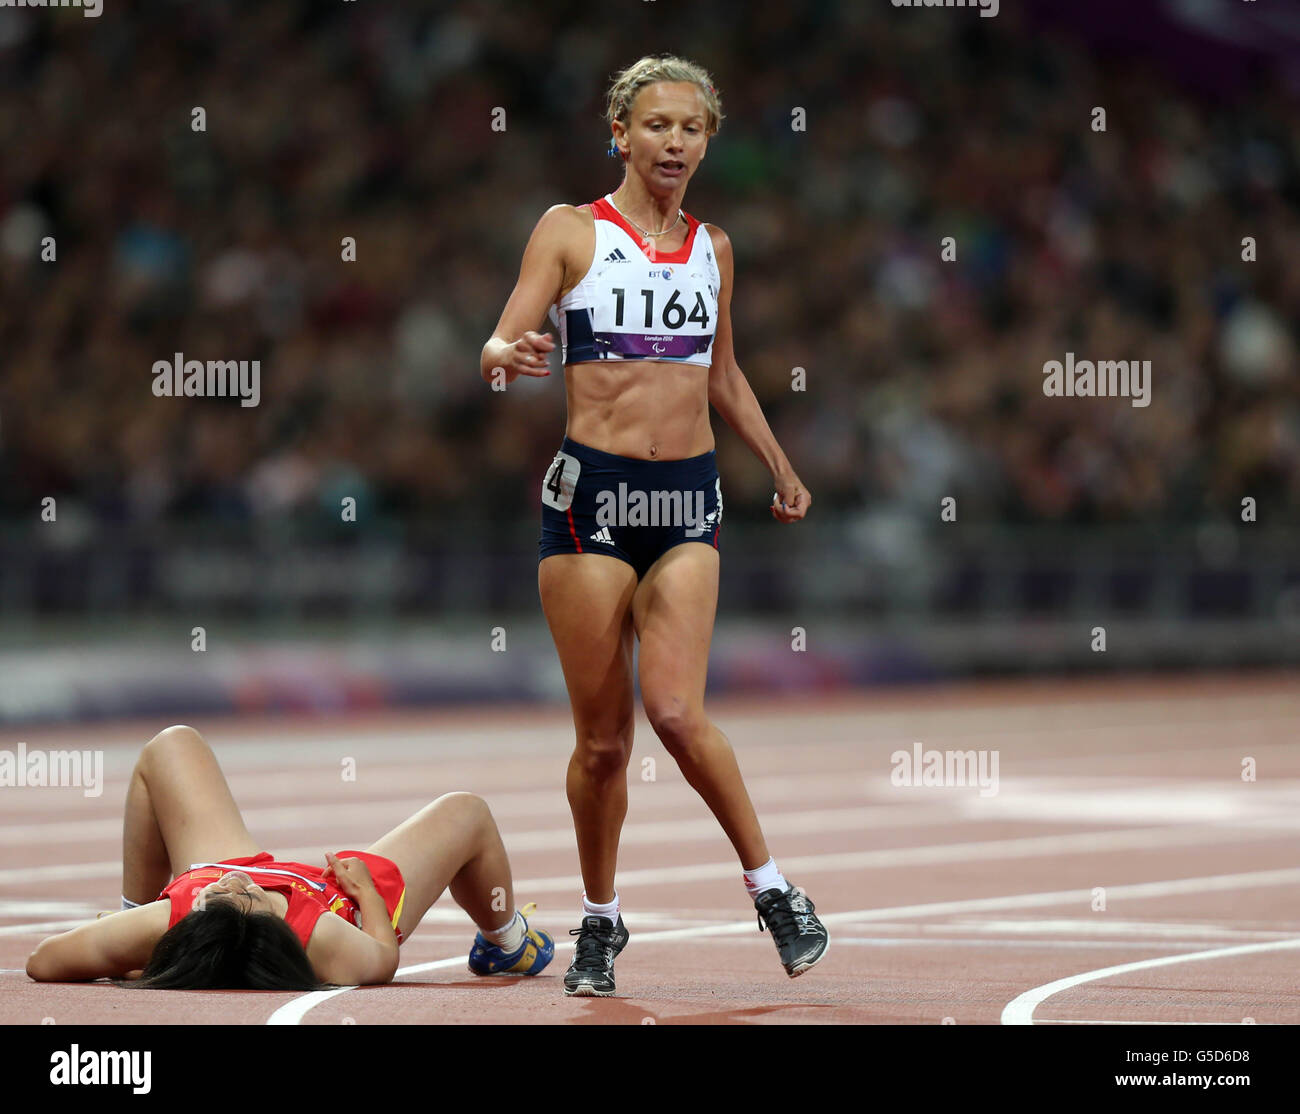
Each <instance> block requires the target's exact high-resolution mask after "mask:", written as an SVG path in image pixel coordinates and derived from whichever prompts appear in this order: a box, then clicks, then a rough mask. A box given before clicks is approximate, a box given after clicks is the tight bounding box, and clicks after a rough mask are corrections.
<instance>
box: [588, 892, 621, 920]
mask: <svg viewBox="0 0 1300 1114" xmlns="http://www.w3.org/2000/svg"><path fill="white" fill-rule="evenodd" d="M582 915H583V916H584V917H608V918H609V919H610V920H611V921H613V922H614V924H618V890H615V891H614V900H613V901H610V902H608V903H606V904H604V905H601V904H600V903H599V902H595V901H588V900H587V891H586V890H583V891H582Z"/></svg>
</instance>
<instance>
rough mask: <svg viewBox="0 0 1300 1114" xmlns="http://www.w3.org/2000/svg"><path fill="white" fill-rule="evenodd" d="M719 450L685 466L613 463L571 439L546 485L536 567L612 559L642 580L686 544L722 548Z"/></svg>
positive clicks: (682, 463)
mask: <svg viewBox="0 0 1300 1114" xmlns="http://www.w3.org/2000/svg"><path fill="white" fill-rule="evenodd" d="M717 456H718V454H717V451H716V450H715V449H710V450H709V451H708V452H707V453H702V454H701V455H700V456H692V457H687V458H686V459H685V460H637V459H635V458H634V457H627V456H615V455H614V454H613V453H604V452H601V451H600V450H599V449H592V448H589V447H588V446H586V445H581V444H579V443H578V442H577V441H572V440H570V439H569V438H568V437H566V438H565V439H564V442H563V443H562V444H561V446H560V451H559V452H558V453H556V454H555V459H554V460H553V461H552V462H551V466H550V467H549V468H548V469H547V470H546V478H545V479H544V480H543V481H542V537H541V541H540V542H539V543H538V556H537V561H538V563H539V564H540V563H541V561H542V559H543V558H545V557H549V556H550V555H551V554H553V553H608V554H609V555H610V556H611V557H618V558H620V559H621V560H623V561H626V562H627V563H628V564H629V565H631V566H632V567H633V568H634V569H635V570H636V576H637V579H638V580H640V579H641V577H643V576H645V574H646V571H647V570H648V569H649V568H650V566H651V565H653V564H654V563H655V561H657V560H658V559H659V557H660V556H661V555H662V554H663V553H665V552H666V551H667V550H669V549H671V548H672V547H673V546H675V545H679V544H681V543H682V542H703V543H704V544H705V545H711V546H713V548H714V549H717V548H718V530H719V528H720V527H721V525H722V485H721V483H720V481H719V479H718V462H717Z"/></svg>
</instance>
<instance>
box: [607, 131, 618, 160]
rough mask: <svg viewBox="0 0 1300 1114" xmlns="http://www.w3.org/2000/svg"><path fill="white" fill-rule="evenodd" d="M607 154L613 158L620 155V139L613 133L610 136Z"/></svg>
mask: <svg viewBox="0 0 1300 1114" xmlns="http://www.w3.org/2000/svg"><path fill="white" fill-rule="evenodd" d="M605 154H607V155H608V156H609V157H610V158H611V159H612V158H616V157H617V156H618V141H617V140H616V139H615V138H614V137H613V136H612V135H611V136H610V137H609V150H608V151H606V152H605Z"/></svg>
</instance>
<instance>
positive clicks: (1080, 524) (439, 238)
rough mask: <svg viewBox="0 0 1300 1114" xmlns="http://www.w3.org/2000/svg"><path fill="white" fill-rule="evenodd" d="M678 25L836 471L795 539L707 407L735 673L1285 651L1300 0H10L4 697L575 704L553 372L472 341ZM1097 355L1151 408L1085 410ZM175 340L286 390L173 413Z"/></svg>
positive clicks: (84, 704) (676, 38) (1293, 603)
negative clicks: (557, 530)
mask: <svg viewBox="0 0 1300 1114" xmlns="http://www.w3.org/2000/svg"><path fill="white" fill-rule="evenodd" d="M1085 9H1086V10H1085ZM660 52H674V53H680V54H682V55H684V56H686V57H689V58H691V59H693V60H695V61H698V62H699V63H700V64H702V65H703V66H705V67H706V68H707V69H708V70H709V71H710V72H711V73H712V74H713V76H714V79H715V83H716V84H717V86H718V88H719V91H720V93H721V96H722V99H723V110H724V113H725V120H724V122H723V126H722V130H721V133H720V134H719V135H718V136H716V137H715V138H714V139H713V140H712V141H711V143H710V147H709V152H708V157H707V158H706V160H705V162H704V164H703V166H702V167H701V170H700V171H699V173H698V174H697V175H696V177H695V179H694V180H693V182H692V183H691V185H690V188H689V190H688V192H687V195H686V201H685V207H686V209H687V210H688V211H689V212H690V213H692V214H693V215H695V216H696V217H698V218H699V219H701V220H705V221H710V222H714V223H717V224H719V225H721V226H722V227H723V228H724V229H726V230H727V232H728V234H729V235H730V237H731V239H732V241H733V243H734V244H735V250H736V285H735V294H734V299H733V306H732V314H733V322H734V326H735V337H736V352H737V358H738V360H739V363H740V365H741V367H742V369H743V370H744V371H745V373H746V375H747V377H748V378H749V381H750V383H751V384H752V385H753V387H754V390H755V393H756V394H757V396H758V398H759V400H760V402H761V404H762V406H763V408H764V411H765V413H766V415H767V417H768V419H769V421H770V423H771V425H772V427H773V429H774V431H775V433H776V435H777V437H778V439H779V441H780V443H781V445H782V447H783V448H784V450H785V451H786V453H787V454H788V456H789V457H790V459H791V461H792V463H793V465H794V467H795V468H796V470H797V471H798V473H799V475H800V477H801V478H802V479H803V480H804V481H805V483H807V485H808V486H809V487H810V489H811V491H812V493H813V496H814V499H815V505H814V507H813V511H812V513H811V515H810V517H809V518H808V519H807V520H806V521H805V522H803V523H800V524H798V525H797V526H794V527H782V526H779V525H777V524H776V523H774V522H773V521H772V520H771V518H770V516H769V515H768V513H767V509H766V508H767V504H768V502H769V501H770V498H771V483H770V477H769V476H768V475H767V474H766V472H765V470H764V469H763V468H762V466H761V465H760V464H759V463H758V462H757V461H756V460H755V459H754V458H753V456H752V455H751V454H750V453H749V451H748V449H747V448H746V447H745V446H744V445H743V443H742V442H740V440H739V438H738V437H736V436H735V434H734V433H733V432H732V431H731V430H730V429H729V428H728V427H726V425H725V423H722V422H721V421H720V420H717V419H716V418H715V426H714V428H715V434H716V436H717V447H718V456H719V466H720V470H721V475H722V486H723V494H724V499H725V503H726V518H725V522H724V528H723V530H722V534H721V542H720V544H721V550H722V559H723V566H722V568H723V576H722V595H721V599H720V606H719V616H718V626H717V635H716V637H715V641H714V650H713V657H712V661H711V671H710V691H711V692H716V693H723V692H733V693H746V692H760V691H761V692H771V691H792V692H793V691H799V692H810V693H832V692H838V691H843V690H849V689H861V688H866V687H870V686H873V685H877V684H881V683H886V682H893V681H925V680H933V679H938V678H950V677H960V676H972V675H981V674H988V673H1025V672H1032V673H1036V674H1043V673H1050V674H1064V673H1073V672H1082V671H1132V670H1148V669H1163V668H1187V667H1203V666H1215V667H1225V666H1227V667H1244V666H1255V667H1258V666H1294V665H1295V663H1296V662H1297V659H1300V637H1297V635H1298V634H1300V544H1297V543H1298V542H1300V531H1297V528H1296V521H1297V519H1296V512H1297V510H1300V388H1298V386H1297V384H1298V382H1300V380H1298V379H1297V375H1296V345H1297V327H1298V326H1300V269H1297V268H1296V266H1295V265H1294V261H1295V260H1297V259H1300V221H1298V219H1297V218H1298V216H1300V112H1298V111H1297V108H1298V105H1297V100H1298V99H1300V61H1298V60H1300V19H1297V17H1296V15H1295V13H1293V12H1282V11H1278V10H1276V9H1273V10H1270V9H1268V8H1266V7H1265V6H1263V5H1241V4H1236V3H1227V2H1226V0H1225V2H1224V3H1222V4H1214V3H1208V4H1193V3H1183V2H1174V0H1169V2H1156V0H1152V2H1150V3H1144V4H1138V5H1132V6H1126V5H1123V4H1117V3H1110V2H1107V3H1100V4H1096V3H1093V4H1088V5H1075V4H1065V3H1042V2H1040V3H1026V4H1012V3H1007V2H1004V3H1003V4H1002V5H1001V7H1000V10H999V13H998V15H997V16H996V17H995V18H992V19H988V18H981V17H980V16H979V13H978V11H973V10H955V9H945V10H907V9H898V8H894V7H892V6H891V5H889V4H888V3H885V2H883V0H882V2H879V3H870V4H868V3H863V2H861V0H827V2H821V3H807V4H803V5H790V4H787V3H782V2H766V0H763V2H756V3H753V4H746V5H743V6H738V5H734V4H726V3H715V2H699V3H691V4H684V3H672V2H670V0H656V2H654V3H643V2H641V0H635V2H633V0H623V2H620V3H617V4H612V5H604V6H601V7H599V8H591V7H590V6H587V5H584V4H578V3H563V2H558V0H557V2H548V3H538V4H513V3H510V4H508V3H489V2H485V0H475V2H465V3H456V4H430V5H415V4H398V3H392V4H384V5H378V4H365V3H356V4H351V3H340V4H333V5H324V4H319V3H307V2H302V3H282V2H273V3H272V2H268V3H261V4H256V5H253V4H230V5H222V4H211V3H187V2H166V3H164V2H150V3H112V0H109V2H108V3H107V4H106V8H105V11H104V14H103V15H102V16H101V17H100V18H98V19H88V18H85V16H84V15H83V13H82V12H81V11H80V10H79V9H60V10H52V11H36V10H24V9H11V8H0V84H2V85H3V89H4V93H5V95H4V96H3V98H0V150H2V151H3V152H4V157H3V160H0V367H2V369H3V370H2V371H0V723H4V724H7V725H9V726H10V727H17V728H21V727H22V726H23V725H32V724H37V723H50V722H57V721H69V720H78V719H99V718H105V717H118V716H131V717H137V716H138V717H144V718H146V719H151V720H155V721H156V722H158V724H159V726H161V725H162V724H163V723H164V722H175V721H177V720H181V721H190V720H201V719H202V717H203V716H205V715H210V714H215V713H219V712H230V711H235V712H257V711H272V712H276V711H312V712H318V713H321V712H325V713H328V712H335V711H340V710H346V709H357V708H388V707H398V706H407V705H410V706H428V705H431V704H437V703H459V702H464V701H494V702H504V701H522V702H531V701H535V700H559V701H563V698H564V688H563V680H562V677H561V675H560V673H559V667H558V663H557V662H556V660H555V655H554V651H553V648H552V646H551V643H550V639H549V635H548V634H547V632H546V629H545V625H544V623H543V621H542V617H541V610H540V606H539V604H538V600H537V588H536V541H537V533H538V518H539V515H538V497H539V491H540V483H541V478H542V475H543V472H544V470H545V468H546V466H547V464H548V463H549V462H550V459H551V457H552V455H553V453H554V451H555V449H556V448H557V447H558V445H559V442H560V439H561V437H562V435H563V430H564V398H563V389H562V385H561V384H560V382H559V381H558V379H557V378H552V379H549V380H544V381H541V382H526V381H522V380H521V381H520V382H519V383H518V384H517V385H513V386H512V387H511V388H510V389H509V390H508V391H506V392H504V393H494V392H492V391H491V390H489V389H488V388H487V387H486V386H485V385H484V384H483V382H482V380H481V378H480V377H479V374H478V358H479V351H480V349H481V347H482V345H483V343H484V342H485V341H486V339H487V338H488V336H489V335H490V332H491V329H492V327H493V326H494V325H495V323H496V320H497V317H498V315H499V314H500V312H501V308H502V307H503V305H504V303H505V300H506V298H507V297H508V295H509V293H510V290H511V288H512V287H513V284H514V281H515V278H516V276H517V273H518V266H519V260H520V256H521V254H522V250H523V245H524V243H525V242H526V239H527V237H528V234H529V232H530V231H531V229H532V227H533V225H534V223H535V222H536V220H537V219H538V217H540V215H541V213H542V212H543V211H545V209H546V208H547V207H548V206H550V205H552V204H555V203H557V202H561V201H564V202H569V203H573V204H578V203H581V202H584V201H588V200H591V199H593V198H595V197H598V196H600V195H602V194H603V193H605V192H609V191H612V190H613V189H614V188H616V186H617V185H618V182H619V175H620V173H621V163H620V162H619V161H618V160H611V159H608V158H607V157H605V148H606V146H607V144H608V139H609V131H608V126H607V124H606V123H605V122H604V121H602V120H601V118H600V117H601V113H602V111H603V109H604V93H605V90H606V88H607V86H608V83H609V78H610V76H611V75H612V74H613V73H614V72H615V71H616V70H617V69H619V68H621V67H623V66H625V65H627V64H629V63H630V62H632V61H634V60H635V59H636V58H638V57H640V56H642V55H643V54H647V53H660ZM195 106H202V107H203V108H204V109H205V110H206V113H207V130H206V131H204V132H198V133H196V132H194V131H192V130H191V111H192V109H193V108H194V107H195ZM1094 106H1102V107H1104V108H1105V109H1106V113H1107V127H1106V131H1105V132H1104V133H1103V132H1094V131H1093V130H1092V129H1091V126H1090V125H1091V121H1092V110H1093V108H1094ZM498 107H500V108H504V110H505V113H506V121H507V126H506V128H505V130H504V131H494V130H492V128H491V126H490V125H491V120H492V114H493V111H494V109H496V108H498ZM795 107H802V108H804V109H805V110H806V114H807V127H806V130H805V131H796V130H792V128H791V113H792V109H794V108H795ZM44 236H53V237H55V239H56V242H57V260H56V261H53V262H44V261H42V260H41V258H40V245H41V238H42V237H44ZM345 236H351V237H355V239H356V242H357V245H358V249H357V261H356V262H355V263H344V262H342V261H341V259H340V241H341V240H342V238H343V237H345ZM945 236H952V237H955V239H956V243H957V250H958V255H957V260H956V261H955V262H950V263H945V262H942V261H941V260H940V256H939V245H940V241H941V239H942V238H943V237H945ZM1245 236H1251V237H1254V239H1255V242H1256V245H1257V247H1256V251H1257V255H1258V258H1257V261H1255V262H1245V261H1243V259H1242V238H1243V237H1245ZM547 328H548V329H549V323H548V325H547ZM1067 351H1072V352H1074V353H1075V354H1076V356H1077V357H1078V358H1090V359H1149V360H1150V361H1151V362H1152V366H1153V371H1152V385H1151V402H1150V405H1149V406H1148V407H1146V408H1139V407H1133V406H1131V405H1130V402H1129V400H1128V399H1122V398H1121V399H1075V398H1048V397H1045V396H1044V394H1043V391H1042V378H1043V376H1042V367H1043V364H1044V363H1045V362H1046V361H1048V360H1051V359H1062V358H1063V357H1064V354H1065V353H1066V352H1067ZM175 352H182V353H184V355H185V358H187V359H202V360H209V359H219V360H237V359H257V360H260V362H261V402H260V405H259V406H257V407H256V408H242V407H240V406H239V405H238V402H237V401H236V400H231V399H226V400H221V399H171V398H155V397H154V396H153V394H152V393H151V384H152V371H151V369H152V366H153V364H154V362H155V361H156V360H160V359H164V360H166V359H170V358H171V357H172V355H173V353H175ZM796 367H799V368H803V369H805V373H806V384H807V389H806V390H805V391H803V392H796V391H792V390H791V389H790V383H791V374H792V369H794V368H796ZM345 496H352V497H354V498H355V499H356V500H357V504H358V514H357V521H356V522H355V523H348V522H343V521H341V517H340V500H341V499H342V498H343V497H345ZM946 496H952V497H954V498H955V499H956V501H957V508H958V512H957V520H956V521H955V522H943V521H941V519H940V514H939V510H940V501H941V500H942V499H943V498H944V497H946ZM49 497H53V498H54V499H55V500H56V507H57V517H56V519H55V521H53V522H49V521H43V520H42V513H41V511H42V500H44V499H46V498H49ZM1246 497H1249V498H1251V499H1253V500H1254V501H1255V505H1256V520H1255V521H1253V522H1244V521H1243V520H1242V500H1243V498H1246ZM197 627H202V628H203V630H204V632H205V636H206V647H207V648H206V650H204V651H203V652H202V653H199V652H194V651H193V650H192V649H191V647H192V645H193V637H194V634H193V632H194V629H195V628H197ZM795 627H801V628H803V630H804V631H805V632H806V649H805V650H803V651H801V652H797V651H794V650H792V648H791V642H792V634H791V632H792V630H793V628H795ZM1096 627H1104V628H1105V630H1106V649H1105V651H1104V652H1101V651H1098V650H1097V649H1094V645H1095V637H1094V634H1093V630H1094V628H1096ZM494 632H497V649H495V650H494V649H493V639H494ZM500 632H504V635H505V647H506V649H505V652H500V638H499V634H500Z"/></svg>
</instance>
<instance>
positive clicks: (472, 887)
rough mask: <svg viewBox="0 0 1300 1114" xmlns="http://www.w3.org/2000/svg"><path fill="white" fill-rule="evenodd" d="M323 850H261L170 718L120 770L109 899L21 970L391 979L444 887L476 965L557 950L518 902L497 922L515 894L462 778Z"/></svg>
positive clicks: (131, 979) (516, 970)
mask: <svg viewBox="0 0 1300 1114" xmlns="http://www.w3.org/2000/svg"><path fill="white" fill-rule="evenodd" d="M325 859H326V863H325V865H324V866H323V867H319V866H308V865H306V864H304V863H294V862H280V861H277V860H275V859H274V858H273V857H272V856H271V855H270V854H269V853H268V852H265V851H263V850H261V847H260V845H259V844H258V842H257V840H255V839H254V838H253V837H252V836H251V835H249V833H248V829H247V828H246V827H244V821H243V817H242V816H241V815H240V812H239V808H238V806H237V805H236V804H235V800H234V798H233V797H232V796H231V794H230V787H229V786H228V785H227V784H226V778H225V775H224V774H223V773H222V772H221V767H220V766H219V765H218V764H217V759H216V756H215V755H214V754H213V753H212V749H211V748H210V747H209V746H208V744H207V743H206V742H205V741H204V739H203V737H202V736H201V735H200V734H199V733H198V732H197V731H195V730H194V729H193V728H190V727H169V728H167V729H166V730H165V731H162V732H160V733H159V734H158V735H156V736H155V737H154V738H153V739H151V740H150V741H149V742H148V743H147V744H145V746H144V749H143V750H142V751H141V753H140V758H139V760H138V761H137V762H136V766H135V770H134V771H133V773H132V775H131V785H130V788H129V790H128V791H127V797H126V817H125V821H124V824H123V836H122V905H123V908H122V910H121V911H120V912H114V913H112V914H111V915H109V914H101V915H100V918H99V919H97V920H94V921H91V922H90V923H89V924H84V925H81V926H79V927H77V928H74V929H72V930H71V931H69V932H62V933H60V934H59V935H57V936H51V937H49V938H48V939H46V940H43V941H41V943H40V944H39V945H38V946H37V948H36V950H35V951H34V952H32V954H31V956H30V957H29V958H28V960H27V974H28V975H30V976H31V977H32V978H33V979H36V980H37V981H39V982H82V981H88V980H91V979H97V978H104V977H107V978H111V979H114V980H115V981H118V982H119V985H122V986H127V987H131V988H153V989H165V990H201V989H208V990H215V989H248V990H322V989H326V988H327V987H328V986H330V985H338V986H354V985H364V984H370V983H386V982H391V981H392V978H393V975H394V973H395V972H396V970H397V963H398V947H399V945H400V944H401V943H402V942H403V941H404V940H405V939H407V937H409V936H410V934H411V933H412V932H413V931H414V930H415V927H416V926H417V925H418V924H419V923H420V920H421V918H423V916H424V914H425V912H426V911H427V910H428V909H429V907H430V906H431V905H433V903H434V902H435V901H437V900H438V898H439V897H440V896H441V895H442V892H443V890H445V889H447V888H448V887H450V889H451V896H452V897H453V898H454V899H455V901H456V903H457V904H458V905H460V906H461V908H462V909H464V910H465V911H466V912H467V913H468V914H469V915H470V917H471V918H472V919H473V921H474V923H475V924H476V925H478V926H479V930H480V931H479V933H478V936H477V937H476V938H475V941H474V946H473V948H472V949H471V951H470V953H469V969H470V970H471V971H473V972H474V973H475V974H479V975H535V974H537V973H538V972H539V971H541V970H542V969H543V968H544V967H545V966H546V965H547V964H548V963H549V962H550V961H551V958H552V956H553V955H554V954H555V943H554V941H553V940H552V938H551V937H550V936H549V935H548V934H546V933H545V932H540V931H538V930H537V929H532V928H529V927H528V923H527V921H526V920H525V919H524V917H523V914H522V913H520V912H518V911H515V912H514V915H513V916H512V917H511V918H510V919H509V921H508V922H507V923H506V924H502V923H501V922H502V920H503V918H504V917H505V916H506V913H505V910H514V909H515V906H514V893H513V890H512V887H511V878H510V864H509V862H508V861H507V859H506V851H505V847H504V846H503V845H502V843H501V836H500V834H499V833H498V831H497V827H496V823H495V822H494V821H493V819H492V814H491V812H489V811H488V806H487V805H486V804H485V803H484V802H483V800H482V799H481V798H480V797H476V796H475V795H474V794H472V793H447V794H445V795H444V796H442V797H439V798H438V799H437V800H436V801H433V802H432V803H431V804H428V805H426V806H425V807H424V808H422V809H421V810H420V811H419V812H417V813H416V814H415V815H414V816H412V817H411V818H410V819H408V820H406V821H405V822H404V823H402V824H400V825H399V826H398V827H396V828H394V829H393V830H392V831H391V832H389V833H388V834H387V835H385V836H383V837H382V838H381V839H379V840H378V841H377V842H376V843H374V844H372V845H371V846H370V847H369V848H368V849H366V850H365V851H350V850H343V851H339V852H337V853H336V854H331V853H329V852H326V853H325ZM169 878H170V879H172V880H171V881H170V882H169V881H168V879H169ZM531 911H532V906H531V905H530V906H526V907H525V910H524V912H531Z"/></svg>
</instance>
